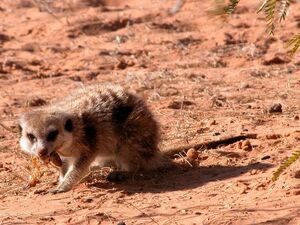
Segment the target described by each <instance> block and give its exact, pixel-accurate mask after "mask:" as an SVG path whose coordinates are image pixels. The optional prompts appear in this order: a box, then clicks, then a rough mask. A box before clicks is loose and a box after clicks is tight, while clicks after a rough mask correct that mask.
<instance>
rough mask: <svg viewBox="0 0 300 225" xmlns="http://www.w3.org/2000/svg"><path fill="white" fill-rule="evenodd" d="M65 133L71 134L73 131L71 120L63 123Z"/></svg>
mask: <svg viewBox="0 0 300 225" xmlns="http://www.w3.org/2000/svg"><path fill="white" fill-rule="evenodd" d="M65 129H66V131H69V132H72V131H73V122H72V120H71V119H68V120H67V121H66V123H65Z"/></svg>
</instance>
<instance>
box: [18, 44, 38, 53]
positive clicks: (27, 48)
mask: <svg viewBox="0 0 300 225" xmlns="http://www.w3.org/2000/svg"><path fill="white" fill-rule="evenodd" d="M21 50H23V51H26V52H35V51H36V50H37V47H36V44H35V43H26V44H24V45H22V46H21Z"/></svg>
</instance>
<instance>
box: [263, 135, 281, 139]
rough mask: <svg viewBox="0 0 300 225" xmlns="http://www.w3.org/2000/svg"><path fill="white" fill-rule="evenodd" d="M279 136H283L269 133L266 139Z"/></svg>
mask: <svg viewBox="0 0 300 225" xmlns="http://www.w3.org/2000/svg"><path fill="white" fill-rule="evenodd" d="M278 138H282V135H280V134H267V135H266V139H278Z"/></svg>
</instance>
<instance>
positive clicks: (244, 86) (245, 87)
mask: <svg viewBox="0 0 300 225" xmlns="http://www.w3.org/2000/svg"><path fill="white" fill-rule="evenodd" d="M247 88H250V85H249V84H248V83H245V82H242V83H241V84H240V89H247Z"/></svg>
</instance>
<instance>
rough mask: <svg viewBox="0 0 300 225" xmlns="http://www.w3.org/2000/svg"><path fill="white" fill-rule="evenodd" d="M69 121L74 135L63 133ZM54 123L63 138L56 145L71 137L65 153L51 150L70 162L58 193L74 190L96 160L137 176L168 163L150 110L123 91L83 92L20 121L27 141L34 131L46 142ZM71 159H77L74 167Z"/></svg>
mask: <svg viewBox="0 0 300 225" xmlns="http://www.w3.org/2000/svg"><path fill="white" fill-rule="evenodd" d="M67 120H71V121H72V125H73V130H72V131H71V132H68V131H66V130H65V129H66V128H65V126H66V125H65V124H66V121H67ZM51 124H55V127H57V129H58V130H59V135H62V138H61V136H58V137H57V144H58V145H63V140H61V139H63V138H64V137H69V135H70V134H69V133H71V135H72V141H71V142H70V143H71V144H70V145H68V147H67V148H66V149H64V148H62V149H53V150H52V151H57V152H58V153H59V154H60V155H61V156H64V157H65V159H67V160H65V163H64V165H63V167H62V169H61V182H60V185H59V187H58V189H57V190H58V191H59V192H60V191H67V190H69V189H70V188H72V186H73V185H74V184H75V183H77V182H78V181H79V180H80V179H81V178H82V177H83V176H84V175H86V173H87V171H88V168H89V166H90V164H91V163H92V162H93V161H95V159H96V158H100V159H107V160H113V161H114V162H115V163H116V165H117V167H118V169H119V170H123V171H134V172H136V171H139V170H154V169H158V168H160V167H165V166H166V165H167V163H168V160H167V158H165V157H164V156H163V155H162V154H161V152H160V151H159V149H158V142H159V138H160V137H159V126H158V123H157V121H156V120H155V119H154V117H153V115H152V113H151V112H150V110H149V108H148V107H147V105H146V104H145V102H144V101H143V100H142V99H141V98H140V97H138V96H136V95H134V94H132V93H129V92H127V91H125V90H124V89H122V88H121V87H119V86H113V85H93V86H88V87H84V88H81V89H79V90H77V91H75V92H74V93H72V94H71V95H70V96H68V97H66V98H65V99H64V100H62V101H60V102H57V103H55V104H53V105H50V106H47V107H44V108H41V109H38V110H36V111H32V112H29V113H25V114H24V115H22V116H21V120H20V125H21V127H22V128H23V136H24V135H26V132H35V133H36V136H38V137H37V138H38V139H39V138H40V139H43V138H45V135H46V134H47V131H46V128H47V126H50V125H51ZM24 128H25V130H27V131H24ZM64 134H66V135H65V136H63V135H64ZM60 143H61V144H60ZM45 145H46V144H44V145H43V146H45ZM37 151H39V150H37ZM70 157H73V158H75V160H73V162H71V161H70V160H68V159H69V158H70Z"/></svg>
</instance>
